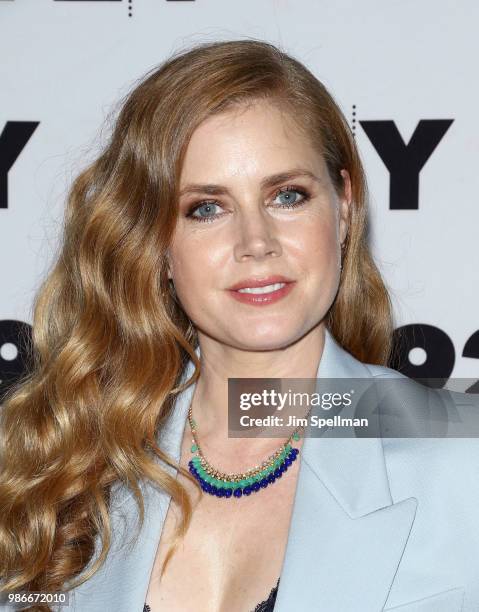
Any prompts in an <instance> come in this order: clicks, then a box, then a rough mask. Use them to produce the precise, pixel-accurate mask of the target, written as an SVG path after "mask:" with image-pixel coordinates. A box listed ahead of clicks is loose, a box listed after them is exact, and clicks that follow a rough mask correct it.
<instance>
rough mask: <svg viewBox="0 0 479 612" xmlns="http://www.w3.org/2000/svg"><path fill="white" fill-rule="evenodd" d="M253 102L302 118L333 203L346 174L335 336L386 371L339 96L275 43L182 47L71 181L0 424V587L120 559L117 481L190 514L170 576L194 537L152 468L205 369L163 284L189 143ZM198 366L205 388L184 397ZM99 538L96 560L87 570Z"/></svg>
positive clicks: (385, 299) (372, 269)
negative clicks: (23, 369) (178, 407)
mask: <svg viewBox="0 0 479 612" xmlns="http://www.w3.org/2000/svg"><path fill="white" fill-rule="evenodd" d="M257 100H267V101H269V102H271V103H272V104H276V105H278V106H279V107H281V109H283V110H284V111H286V112H289V113H291V116H292V117H293V118H294V119H295V121H296V123H297V126H298V129H300V130H303V131H304V134H306V135H307V137H308V138H309V139H310V140H311V142H312V143H313V145H314V146H315V147H316V148H317V150H318V151H320V153H321V154H322V155H323V156H324V159H325V161H326V164H327V168H328V172H329V175H330V177H331V180H332V182H333V184H334V187H335V189H336V191H337V193H338V194H339V195H342V194H343V190H344V184H343V179H342V176H341V174H340V170H341V169H343V168H345V169H347V170H348V172H349V174H350V177H351V182H352V206H351V210H350V220H349V233H348V238H347V241H346V246H345V249H344V252H343V271H342V275H341V280H340V286H339V289H338V293H337V295H336V298H335V300H334V303H333V305H332V306H331V308H330V310H329V312H328V313H327V316H326V319H325V323H326V325H327V327H328V329H329V330H330V331H331V333H332V335H333V336H334V337H335V339H336V340H337V341H338V342H339V343H340V344H341V345H342V346H343V347H344V348H345V349H346V350H347V351H349V352H350V353H351V354H352V355H354V356H355V357H357V358H358V359H359V360H361V361H363V362H367V363H375V364H382V365H386V364H387V360H388V358H389V355H390V351H391V346H392V332H393V324H392V308H391V302H390V297H389V295H388V292H387V290H386V287H385V285H384V283H383V280H382V278H381V275H380V273H379V271H378V269H377V267H376V265H375V263H374V261H373V259H372V256H371V254H370V251H369V248H368V244H367V186H366V180H365V176H364V171H363V167H362V164H361V161H360V157H359V154H358V151H357V148H356V145H355V142H354V139H353V136H352V133H351V130H350V128H349V126H348V123H347V121H346V119H345V118H344V116H343V114H342V112H341V110H340V108H339V106H338V105H337V103H336V102H335V101H334V99H333V97H332V96H331V94H330V93H329V92H328V91H327V89H326V88H325V87H324V85H323V84H322V83H321V82H320V81H319V80H318V79H317V78H316V77H315V76H314V75H313V74H312V73H311V72H310V71H309V70H308V69H307V68H306V67H305V66H304V65H303V64H302V63H300V62H299V61H298V60H296V59H294V58H293V57H291V56H289V55H287V54H286V53H284V52H283V51H281V50H280V49H279V48H278V47H276V46H274V45H272V44H269V43H267V42H263V41H258V40H255V39H245V40H233V41H227V42H212V43H211V42H208V43H201V44H197V45H195V46H193V47H191V48H189V49H187V50H182V51H177V52H176V53H174V54H173V55H171V56H170V57H169V58H168V60H167V61H165V62H164V63H162V64H161V65H159V66H158V67H156V68H155V69H153V70H152V71H150V72H149V73H147V74H146V75H145V76H144V77H143V78H142V79H141V80H140V81H139V82H137V83H135V86H134V87H133V88H132V89H131V91H130V92H129V93H128V95H127V96H125V98H124V99H122V100H121V101H120V102H121V106H120V109H119V112H118V116H117V118H116V120H115V123H114V126H113V129H112V131H111V134H110V136H109V137H108V143H107V144H106V145H105V146H104V147H103V149H102V152H101V154H100V155H99V156H98V157H97V159H96V160H95V161H94V162H93V163H91V164H90V165H89V166H88V167H86V169H84V170H83V171H82V172H81V173H80V174H79V176H78V177H77V178H76V179H75V180H74V182H73V185H72V187H71V190H70V193H69V196H68V201H67V205H66V208H65V216H64V223H63V228H62V241H61V244H60V247H59V252H58V256H56V257H55V260H54V263H53V264H52V266H51V269H50V270H49V272H48V274H47V276H46V278H45V279H44V281H43V283H42V285H41V286H40V288H39V290H38V291H37V293H36V296H35V299H34V304H33V315H34V316H33V333H32V339H31V343H30V346H29V348H30V351H31V356H32V357H31V358H32V361H31V363H32V366H31V369H30V370H29V371H28V373H27V374H25V375H24V376H23V378H22V379H21V380H19V381H18V383H17V384H16V385H14V386H12V387H11V388H10V389H9V392H8V393H7V394H6V396H5V398H4V401H3V406H2V414H1V463H2V469H1V474H0V575H1V576H2V590H12V589H21V590H32V591H43V592H46V591H48V592H52V591H60V590H62V589H63V590H64V589H65V587H66V585H68V588H73V587H75V586H78V585H79V584H81V583H83V582H84V581H86V580H88V579H89V578H90V577H91V576H92V575H93V574H94V573H95V572H96V571H97V570H98V569H99V567H100V566H101V565H102V564H103V563H104V561H105V558H106V556H107V554H108V551H109V549H110V548H111V524H110V503H111V492H112V487H113V485H115V484H116V485H119V486H122V485H123V486H125V487H129V488H131V490H132V491H133V493H134V498H135V500H136V502H137V504H138V510H139V512H138V518H139V520H138V529H140V528H141V525H142V524H143V521H144V503H143V496H142V489H141V486H140V485H141V483H142V482H143V481H149V482H151V483H153V484H154V486H158V487H160V488H161V490H163V491H165V492H166V493H167V494H168V495H170V496H171V498H172V499H173V500H174V501H175V502H176V503H177V504H178V506H179V507H180V510H181V512H180V516H181V520H180V521H179V523H178V525H177V527H176V532H175V534H176V539H175V541H174V544H173V546H172V547H171V549H170V550H169V552H168V555H167V558H166V562H168V560H169V559H170V558H171V555H172V554H173V552H174V549H175V548H176V545H177V543H178V541H179V539H181V537H182V536H183V535H184V533H185V532H186V529H187V528H188V525H189V522H190V518H191V513H192V510H193V507H192V505H191V503H190V500H189V498H188V495H186V494H185V493H186V491H185V489H184V487H182V486H181V485H180V484H179V483H178V481H177V480H176V479H175V477H174V476H172V475H171V474H170V473H168V470H165V469H163V468H162V467H161V466H160V464H159V461H158V459H160V460H162V461H164V462H166V464H167V465H170V466H172V467H174V468H178V466H177V464H176V463H175V462H174V461H173V459H172V458H171V457H170V456H169V455H168V454H167V453H165V452H164V451H163V450H162V449H161V448H160V446H159V445H158V442H159V433H160V431H161V429H162V427H163V425H164V424H165V422H166V420H167V418H168V416H169V415H170V414H171V412H172V410H173V407H174V403H175V398H176V396H177V394H178V393H180V392H181V391H182V390H183V389H185V388H186V387H187V386H189V385H190V384H192V383H194V382H196V380H197V379H198V376H199V375H200V363H199V359H198V357H197V355H196V354H195V349H196V348H197V346H198V338H197V333H196V330H195V328H194V326H193V325H192V322H191V321H190V320H189V318H188V316H187V315H186V313H185V312H184V311H183V309H182V307H181V304H180V303H179V301H178V299H177V296H176V294H175V292H174V287H172V284H171V281H169V280H168V275H167V259H166V254H167V249H168V247H169V244H170V239H171V238H172V235H173V232H174V230H175V226H176V221H177V216H178V198H177V193H178V183H179V176H180V169H181V166H182V161H183V158H184V154H185V151H186V147H187V145H188V142H189V139H190V137H191V135H192V133H193V131H194V130H195V128H196V127H197V126H198V125H199V124H200V123H201V122H202V121H203V120H204V119H206V118H207V117H210V116H212V115H215V114H217V113H221V112H223V111H225V110H228V109H230V108H232V107H233V106H238V105H242V104H249V103H254V102H255V101H257ZM190 359H191V360H192V361H193V363H194V366H195V370H194V374H193V376H192V377H191V378H190V380H189V381H186V382H184V384H181V382H182V380H183V379H182V377H183V373H184V372H185V367H186V365H187V363H188V361H189V360H190ZM179 469H180V472H181V473H182V474H183V475H184V476H185V477H187V478H189V479H190V480H191V481H192V482H195V483H196V481H195V480H194V479H193V478H192V477H191V475H190V474H189V473H188V472H187V471H186V470H184V469H183V468H179ZM96 540H98V546H99V550H98V551H97V552H98V553H99V554H98V557H97V559H96V560H95V562H94V563H93V564H90V561H91V560H92V559H93V558H94V557H95V554H94V553H95V552H96V545H95V542H96ZM89 565H90V566H89ZM87 566H89V567H87ZM165 567H166V564H165V565H164V567H163V570H164V568H165ZM86 569H87V571H85V570H86ZM29 609H30V610H41V611H43V610H47V611H49V610H50V607H49V606H43V607H42V606H34V607H31V608H29Z"/></svg>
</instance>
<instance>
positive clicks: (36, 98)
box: [0, 0, 479, 383]
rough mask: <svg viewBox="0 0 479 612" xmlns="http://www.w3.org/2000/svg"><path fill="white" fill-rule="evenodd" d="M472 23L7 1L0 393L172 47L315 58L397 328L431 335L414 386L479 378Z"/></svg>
mask: <svg viewBox="0 0 479 612" xmlns="http://www.w3.org/2000/svg"><path fill="white" fill-rule="evenodd" d="M477 23H479V3H477V2H476V1H475V0H462V2H460V3H458V2H457V1H456V2H453V1H452V0H451V1H448V0H422V1H421V2H413V1H411V0H400V1H399V0H389V1H388V2H384V1H382V0H362V1H360V2H359V1H357V0H334V2H331V1H330V0H327V1H326V0H0V51H1V57H2V63H1V66H0V75H1V87H0V258H1V262H2V274H1V277H0V282H1V291H0V380H1V379H2V378H3V379H4V380H6V379H7V378H9V377H12V376H14V374H15V372H17V373H18V371H19V370H20V369H21V367H22V365H21V362H20V361H19V355H18V354H17V350H16V348H15V342H14V336H15V333H16V331H15V330H16V326H18V323H16V322H23V323H27V324H31V322H32V313H31V303H32V298H33V295H34V292H35V290H36V288H37V287H38V284H39V283H40V280H41V278H42V276H43V275H44V273H45V271H46V270H47V268H48V266H49V265H50V263H51V259H52V257H53V253H54V250H55V248H56V246H57V241H58V237H59V230H60V222H61V217H62V213H63V208H64V205H65V197H66V193H67V190H68V187H69V185H70V183H71V180H72V178H73V177H74V176H75V175H76V174H77V173H78V172H79V171H80V169H81V168H83V167H84V165H86V163H87V162H88V161H91V160H92V159H93V158H94V157H95V155H96V153H97V151H98V148H99V146H100V145H101V142H102V139H101V131H100V130H101V127H102V125H103V122H104V120H105V118H106V116H107V114H108V113H109V112H110V111H111V110H112V109H113V105H114V104H115V103H116V102H117V101H118V100H119V98H120V97H121V96H123V95H125V94H126V92H127V91H128V90H129V89H130V88H131V87H132V86H133V85H134V82H135V81H136V80H137V79H139V78H140V77H141V76H142V75H143V74H144V73H145V72H146V71H147V70H149V69H151V68H152V67H153V66H155V65H157V64H159V63H160V62H161V61H162V60H163V59H165V58H166V57H167V56H168V55H169V54H170V53H172V52H173V51H176V50H177V49H179V48H184V47H188V46H189V45H191V44H193V43H195V42H199V41H208V40H218V39H219V40H227V39H235V38H247V37H253V38H260V39H264V40H268V41H270V42H273V43H276V44H279V45H280V47H281V48H282V49H283V50H285V51H287V52H289V53H291V54H292V55H294V56H295V57H297V58H298V59H299V60H301V61H302V62H303V63H305V64H306V66H307V67H308V68H309V69H310V70H312V71H313V72H314V74H315V75H316V76H317V77H318V78H319V79H320V80H321V81H322V82H323V83H324V84H325V85H326V87H327V88H328V89H329V90H330V92H331V93H332V94H333V96H334V97H335V99H336V100H337V102H338V103H339V105H340V106H341V108H342V110H343V112H344V114H345V115H346V117H347V118H348V120H349V122H350V125H351V127H352V129H353V130H354V133H355V137H356V142H357V143H358V146H359V149H360V152H361V155H362V159H363V162H364V165H365V169H366V173H367V176H368V184H369V189H370V194H371V200H370V211H371V213H370V214H371V230H372V231H371V243H372V248H373V254H374V256H375V258H376V261H377V263H378V265H379V267H380V269H381V271H382V273H383V275H384V278H385V281H386V283H387V285H388V287H389V289H390V291H391V295H392V299H393V303H394V308H395V317H396V325H397V327H400V326H406V325H407V326H410V325H418V326H421V327H419V328H416V334H415V335H416V338H418V341H419V339H420V338H422V337H423V336H424V337H425V338H427V345H426V347H425V350H422V349H421V348H417V347H416V348H415V349H413V350H412V351H411V352H410V353H409V358H410V369H409V373H410V374H411V373H412V374H416V375H418V376H443V377H444V378H445V379H447V378H448V377H449V376H451V377H453V378H471V379H472V378H473V379H477V378H478V377H479V369H478V361H477V360H478V359H479V331H478V330H479V317H478V305H479V290H478V286H477V272H478V263H479V257H478V248H477V239H478V229H479V207H478V198H477V192H478V187H479V173H478V171H477V168H476V164H477V163H478V158H479V156H478V153H479V138H478V136H479V127H478V121H477V117H476V112H477V106H478V104H477V103H478V84H477V57H478V51H479V42H478V37H477ZM420 122H421V123H420ZM36 124H38V125H36ZM394 132H396V139H395V138H394ZM413 134H416V140H413V141H412V142H411V143H410V140H411V137H412V136H413ZM23 141H25V144H24V147H23V149H22V148H21V144H22V143H23ZM408 143H410V144H409V147H408V148H406V146H407V145H408ZM387 155H389V156H390V157H391V159H390V160H388V158H387ZM417 177H418V191H417V196H415V195H414V184H415V180H416V181H417ZM7 186H8V198H7ZM398 206H399V207H400V209H397V207H398ZM413 346H416V345H415V344H414V343H413V344H411V348H412V347H413ZM417 346H419V345H417ZM413 366H416V367H415V368H414V367H413ZM470 382H471V381H469V383H470Z"/></svg>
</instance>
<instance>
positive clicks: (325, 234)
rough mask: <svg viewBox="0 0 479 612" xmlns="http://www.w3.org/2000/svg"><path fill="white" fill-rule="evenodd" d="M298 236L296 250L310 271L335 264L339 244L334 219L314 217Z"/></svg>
mask: <svg viewBox="0 0 479 612" xmlns="http://www.w3.org/2000/svg"><path fill="white" fill-rule="evenodd" d="M297 236H298V238H297V240H296V250H297V252H298V254H299V255H300V257H301V259H302V261H303V263H304V264H305V265H306V267H307V269H308V271H309V272H314V271H315V270H318V271H320V270H321V268H324V267H325V266H326V267H328V266H329V265H334V264H335V262H336V258H337V250H338V245H337V238H336V230H335V225H334V223H333V222H332V221H331V222H330V221H329V220H328V221H325V219H319V218H317V217H316V218H312V219H310V220H309V222H308V223H306V224H305V225H304V227H303V228H302V230H301V232H298V234H297Z"/></svg>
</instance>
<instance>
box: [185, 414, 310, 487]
mask: <svg viewBox="0 0 479 612" xmlns="http://www.w3.org/2000/svg"><path fill="white" fill-rule="evenodd" d="M188 422H189V424H190V429H191V436H192V445H191V452H192V453H197V454H196V456H194V457H193V458H192V459H190V461H189V462H188V467H189V471H190V472H191V474H192V475H193V476H194V477H195V478H196V480H197V481H198V482H199V483H200V485H201V488H202V490H203V491H205V492H206V493H209V494H210V495H215V496H216V497H236V498H239V497H241V496H242V495H250V494H251V493H256V492H257V491H259V490H260V489H265V488H266V487H267V486H268V485H270V484H273V483H274V482H275V481H276V479H278V478H281V476H282V475H283V473H284V472H286V470H287V469H288V467H289V466H290V465H291V464H292V463H293V461H295V460H296V457H297V455H298V453H299V449H298V448H293V447H292V446H291V442H292V441H293V440H295V441H298V440H299V438H300V436H299V430H300V429H302V428H303V427H302V426H299V427H297V428H296V429H295V430H294V431H293V433H292V434H291V435H290V437H289V438H288V439H287V440H286V442H285V443H284V444H282V445H281V446H280V447H279V449H278V450H277V451H276V452H275V453H273V454H272V455H270V456H269V457H268V459H266V461H263V462H262V463H261V464H260V465H256V466H255V467H254V468H252V469H250V470H248V471H246V472H243V473H239V474H225V473H224V472H221V471H220V470H218V469H216V468H214V467H213V466H212V465H211V464H210V463H208V461H207V460H206V457H205V456H204V455H203V453H202V451H201V447H200V445H199V442H198V438H197V436H196V427H197V426H196V423H195V421H194V420H193V414H192V407H191V405H190V407H189V410H188Z"/></svg>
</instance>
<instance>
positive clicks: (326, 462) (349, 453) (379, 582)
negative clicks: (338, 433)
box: [81, 330, 417, 612]
mask: <svg viewBox="0 0 479 612" xmlns="http://www.w3.org/2000/svg"><path fill="white" fill-rule="evenodd" d="M196 354H197V355H198V357H199V356H200V353H199V349H197V350H196ZM193 371H194V366H193V363H192V362H191V361H190V362H189V363H188V366H187V368H186V371H185V374H184V377H183V381H185V380H187V379H189V378H190V376H191V375H192V374H193ZM370 376H371V374H370V371H369V370H368V368H367V367H366V366H365V365H364V364H362V363H361V362H360V361H358V360H357V359H355V358H354V357H353V356H352V355H350V354H349V353H348V352H347V351H345V350H344V349H343V348H342V347H340V346H339V344H337V342H336V341H335V340H334V338H333V336H332V335H331V334H330V332H329V331H328V330H326V332H325V346H324V350H323V354H322V356H321V360H320V364H319V368H318V372H317V378H318V379H321V378H348V377H350V378H364V377H370ZM194 388H195V384H193V385H190V387H188V389H186V390H185V391H183V393H181V394H180V395H179V396H178V398H177V401H176V404H175V409H174V412H173V414H172V415H171V417H170V420H169V421H168V423H167V424H166V426H165V428H164V429H163V431H162V433H161V438H160V445H162V447H163V448H164V449H165V450H166V451H167V452H168V453H169V454H170V455H171V456H172V457H173V458H174V459H175V460H176V461H179V458H180V449H181V440H182V435H183V431H184V426H185V422H186V415H187V411H188V407H189V404H190V401H191V398H192V395H193V392H194ZM162 466H163V467H164V468H165V469H167V470H168V471H169V472H170V473H171V474H172V475H175V474H176V470H174V469H173V468H171V467H170V466H166V465H165V464H162ZM141 487H142V490H143V493H144V497H145V505H146V513H145V525H144V527H143V529H142V531H141V532H140V535H139V537H138V539H137V540H136V543H135V544H134V545H133V547H131V546H129V547H128V548H127V549H125V548H124V547H121V548H119V549H118V550H117V551H116V552H114V554H113V555H109V567H108V572H107V575H106V577H107V581H106V585H105V590H108V595H107V598H106V599H105V601H107V602H108V606H109V607H110V609H116V610H118V611H123V610H124V611H125V612H126V611H128V612H129V611H130V610H141V609H142V606H143V602H144V601H145V597H146V593H147V589H148V584H149V580H150V575H151V570H152V567H153V562H154V559H155V555H156V550H157V546H158V542H159V540H160V536H161V531H162V527H163V523H164V520H165V517H166V513H167V510H168V506H169V502H170V496H167V495H166V494H165V493H164V492H161V491H158V490H157V489H156V488H154V487H153V486H152V485H150V484H142V485H141ZM115 500H116V503H115V507H114V510H113V513H112V527H113V534H114V544H113V547H112V548H113V550H115V542H118V543H119V542H120V541H121V540H122V538H123V537H124V536H125V534H127V535H128V533H130V532H131V528H132V523H131V521H132V519H133V518H134V517H136V506H135V504H134V500H133V497H132V494H131V492H128V491H126V490H125V489H123V488H122V487H120V488H119V489H118V490H117V494H116V496H115ZM416 508H417V499H416V498H414V497H409V498H407V499H405V500H402V501H400V502H398V503H393V501H392V498H391V493H390V490H389V483H388V477H387V471H386V465H385V460H384V452H383V447H382V442H381V439H379V438H334V439H330V438H312V437H306V438H305V440H304V442H303V448H302V452H301V453H300V467H299V474H298V481H297V487H296V494H295V500H294V505H293V510H292V516H291V523H290V530H289V533H288V539H287V545H286V551H285V558H284V562H283V568H282V572H281V579H280V583H279V589H278V594H277V599H276V605H275V612H290V610H295V609H301V610H304V611H307V610H341V612H357V611H358V610H368V612H375V611H376V610H377V611H380V610H382V608H383V606H384V604H385V602H386V599H387V596H388V592H389V590H390V588H391V584H392V582H393V580H394V575H395V573H396V571H397V568H398V565H399V562H400V559H401V556H402V554H403V551H404V548H405V546H406V543H407V540H408V537H409V533H410V531H411V528H412V525H413V522H414V518H415V513H416ZM113 550H112V552H113ZM112 579H113V580H112ZM93 581H95V577H94V578H93ZM86 584H88V583H86ZM85 586H86V585H85ZM91 586H92V587H93V585H91ZM97 586H98V585H97ZM85 590H87V589H85ZM105 595H106V593H105ZM91 596H94V597H96V598H97V601H100V602H101V598H100V599H98V590H96V592H95V591H94V590H92V591H91ZM81 609H82V608H81ZM91 609H92V610H93V608H91ZM99 609H100V608H99Z"/></svg>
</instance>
